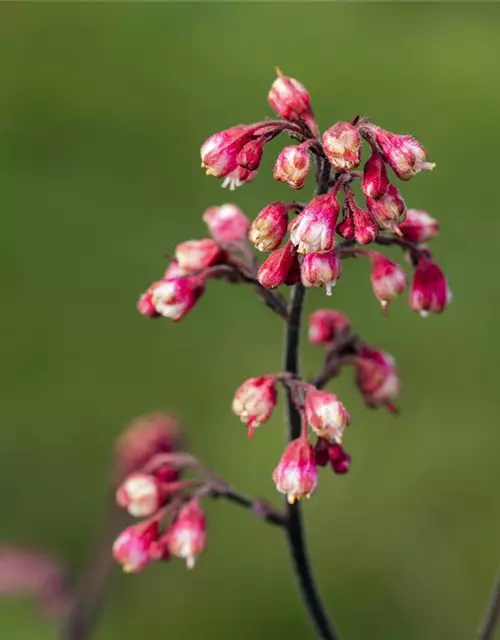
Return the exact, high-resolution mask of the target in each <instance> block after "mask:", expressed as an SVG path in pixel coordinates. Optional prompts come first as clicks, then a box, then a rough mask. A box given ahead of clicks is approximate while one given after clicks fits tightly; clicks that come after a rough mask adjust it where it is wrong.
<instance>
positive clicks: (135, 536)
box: [113, 521, 158, 573]
mask: <svg viewBox="0 0 500 640" xmlns="http://www.w3.org/2000/svg"><path fill="white" fill-rule="evenodd" d="M157 537H158V523H157V522H156V521H153V522H145V523H142V522H141V523H139V524H136V525H132V526H131V527H128V528H127V529H125V530H124V531H122V532H121V533H120V535H119V536H118V538H116V540H115V541H114V543H113V556H114V557H115V560H116V561H117V562H119V563H120V564H121V565H123V570H124V571H125V572H126V573H138V572H139V571H141V570H142V569H144V568H145V567H146V566H147V565H148V564H149V563H150V562H151V556H150V549H151V544H152V543H153V541H154V540H156V538H157Z"/></svg>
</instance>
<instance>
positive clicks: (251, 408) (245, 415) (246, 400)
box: [232, 375, 276, 437]
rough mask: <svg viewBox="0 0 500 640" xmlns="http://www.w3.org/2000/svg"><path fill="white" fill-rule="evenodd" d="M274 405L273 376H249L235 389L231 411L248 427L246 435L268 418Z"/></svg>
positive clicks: (251, 433)
mask: <svg viewBox="0 0 500 640" xmlns="http://www.w3.org/2000/svg"><path fill="white" fill-rule="evenodd" d="M275 406H276V386H275V379H274V376H266V375H264V376H260V377H258V378H250V379H249V380H245V382H244V383H243V384H242V385H241V386H240V387H239V388H238V389H237V390H236V393H235V394H234V398H233V405H232V409H233V413H235V414H236V415H237V416H239V417H240V419H241V421H242V422H244V423H245V424H246V425H247V427H248V436H249V437H252V435H253V432H254V429H256V428H257V427H260V425H262V424H264V423H265V422H267V421H268V420H269V418H270V417H271V415H272V413H273V409H274V407H275Z"/></svg>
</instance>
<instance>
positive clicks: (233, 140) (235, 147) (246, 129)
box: [200, 124, 260, 178]
mask: <svg viewBox="0 0 500 640" xmlns="http://www.w3.org/2000/svg"><path fill="white" fill-rule="evenodd" d="M259 126H260V125H245V124H239V125H236V126H235V127H231V129H226V130H225V131H219V133H215V134H214V135H213V136H210V138H208V139H207V140H205V142H204V143H203V145H202V147H201V150H200V154H201V166H202V167H204V168H205V169H206V170H207V175H212V176H215V177H217V178H224V177H225V176H227V175H229V174H230V173H231V172H232V171H234V170H235V169H236V168H237V167H238V154H239V153H240V151H241V150H242V149H243V147H244V146H245V145H246V144H247V142H249V141H250V138H251V137H252V134H253V132H254V131H256V130H257V129H258V128H259Z"/></svg>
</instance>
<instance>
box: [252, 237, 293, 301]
mask: <svg viewBox="0 0 500 640" xmlns="http://www.w3.org/2000/svg"><path fill="white" fill-rule="evenodd" d="M299 269H300V266H299V264H298V260H297V254H296V253H295V251H294V248H293V245H292V243H291V242H287V243H286V245H285V246H284V247H282V248H281V249H276V250H275V251H273V252H272V253H270V254H269V256H268V257H267V258H266V260H265V261H264V262H263V263H262V264H261V265H260V267H259V270H258V272H257V280H258V281H259V283H260V284H261V285H262V286H263V287H265V288H266V289H275V288H276V287H279V286H280V285H282V284H295V280H296V275H297V273H300V271H299Z"/></svg>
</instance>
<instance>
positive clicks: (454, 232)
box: [0, 3, 500, 640]
mask: <svg viewBox="0 0 500 640" xmlns="http://www.w3.org/2000/svg"><path fill="white" fill-rule="evenodd" d="M499 59H500V6H499V5H481V4H477V5H474V4H470V5H464V4H456V5H453V4H448V3H445V4H435V5H428V4H414V5H406V4H399V5H397V4H380V5H374V4H371V3H370V4H352V5H346V4H325V3H317V4H313V3H310V4H286V3H279V4H275V5H270V4H227V3H224V4H208V3H202V4H163V5H160V4H128V5H126V4H123V5H120V4H86V5H85V4H82V5H69V4H68V5H63V4H52V5H51V4H43V5H38V6H37V5H36V4H31V5H29V4H2V5H1V6H0V78H1V90H0V206H1V212H2V220H3V224H2V233H1V237H0V243H1V247H0V260H1V262H2V266H1V269H0V278H1V281H2V289H3V292H4V298H3V300H4V303H3V306H4V312H3V313H2V315H1V320H0V322H1V331H0V348H1V362H2V367H1V376H2V380H1V383H2V389H3V394H2V395H3V398H2V402H1V404H0V482H1V486H2V488H3V491H4V499H3V503H2V504H3V508H2V515H1V528H0V537H1V538H2V539H4V540H12V541H17V542H18V543H21V544H24V545H28V546H33V547H39V548H42V549H45V550H47V551H49V552H51V553H54V554H56V555H57V556H58V557H60V558H61V559H62V560H63V561H64V562H65V563H67V565H68V566H69V569H70V571H71V573H72V574H73V575H75V574H76V573H77V572H78V570H79V569H80V568H81V567H82V566H83V564H84V562H85V557H86V554H87V551H88V546H89V542H90V540H91V539H92V537H93V535H94V533H95V530H96V527H97V526H98V524H99V522H100V521H101V518H102V513H103V508H104V503H105V493H106V483H107V478H108V469H109V465H110V450H111V447H112V443H113V440H114V438H115V437H116V436H117V434H119V433H120V431H121V430H122V428H123V426H124V425H125V424H126V423H127V422H128V421H129V420H130V419H131V418H133V417H135V416H138V415H140V414H142V413H145V412H148V411H151V410H153V409H158V408H167V409H168V408H171V409H174V410H175V411H176V412H177V413H178V414H179V415H181V416H182V418H183V420H184V422H185V424H186V427H187V429H188V431H189V438H190V442H191V445H192V448H193V450H194V451H195V452H197V453H199V454H200V455H201V456H203V458H204V459H205V460H206V461H207V462H208V463H210V464H211V465H213V466H215V467H216V468H217V470H218V471H219V472H220V473H221V474H223V475H224V476H226V477H227V478H228V479H230V480H231V481H232V482H233V483H234V485H236V486H237V487H239V488H241V489H242V490H244V491H247V492H251V493H255V494H257V495H261V496H264V497H269V498H272V499H278V496H277V495H276V493H275V490H274V487H273V485H272V482H271V479H270V472H271V470H272V468H273V466H274V465H275V463H276V461H277V459H278V457H279V456H280V454H281V451H282V448H283V426H282V415H281V411H279V412H277V414H276V415H275V417H273V419H272V421H271V422H270V423H269V424H268V425H266V426H265V427H263V428H262V429H261V430H259V432H258V434H257V435H256V437H255V438H254V440H253V441H251V442H248V441H247V439H246V437H245V429H244V428H243V426H242V425H241V424H240V423H239V422H238V420H237V419H236V418H235V417H234V416H232V415H231V413H230V410H229V407H230V402H231V397H232V393H233V390H234V389H235V387H236V386H237V385H238V384H239V383H240V382H241V381H242V380H244V379H245V378H246V377H249V376H252V375H256V374H259V373H261V372H267V371H276V370H277V369H279V367H280V359H281V346H282V339H281V330H282V327H281V323H280V321H279V320H278V319H277V318H276V317H273V316H272V314H271V313H269V312H267V311H266V309H265V308H264V307H263V305H262V304H261V303H260V302H258V301H257V300H256V299H254V297H253V294H252V292H251V290H250V289H247V288H246V287H240V288H238V287H229V285H225V284H224V283H219V282H214V283H211V284H210V286H209V291H208V293H207V295H206V296H205V297H204V298H203V299H202V300H201V302H200V304H199V306H198V308H197V309H196V311H195V312H193V313H192V314H191V315H189V316H188V317H187V318H186V319H185V320H184V321H183V322H182V323H180V324H179V325H176V326H175V325H172V324H171V323H169V322H168V321H158V322H151V321H148V320H147V319H144V318H142V317H140V316H139V314H138V313H137V312H136V311H135V303H136V299H137V296H138V294H139V293H140V292H141V291H142V290H143V289H144V288H145V287H146V286H147V285H148V284H149V282H150V281H152V280H154V279H156V278H157V277H158V276H159V275H160V274H161V273H162V271H163V269H164V266H165V258H164V254H165V253H166V252H169V251H171V250H172V248H173V246H174V245H175V244H176V243H177V242H179V241H181V240H183V239H186V238H197V237H203V236H204V235H205V234H206V231H205V228H204V224H203V222H202V221H201V217H200V216H201V214H202V212H203V211H204V209H205V208H206V207H207V206H208V205H212V204H221V203H223V202H225V201H228V200H234V201H235V202H237V203H238V204H239V205H240V206H241V207H242V208H243V209H244V210H245V211H246V212H247V214H249V215H252V216H253V215H255V214H256V213H257V211H258V210H259V209H260V208H261V207H262V206H263V205H264V204H266V203H268V202H269V201H271V200H274V199H277V198H292V197H293V194H292V193H291V192H290V191H288V190H287V188H286V187H285V186H283V185H276V184H275V183H274V182H273V180H272V177H271V167H272V163H273V157H274V155H275V153H277V150H278V149H279V144H273V145H272V146H271V150H270V152H269V153H268V154H267V157H266V159H265V162H264V165H263V167H262V170H261V175H260V179H259V180H257V181H256V182H255V183H254V184H253V185H248V186H245V187H243V188H242V189H240V190H238V191H236V192H235V193H234V194H230V193H229V192H227V191H223V190H221V188H220V184H219V182H218V181H217V180H215V179H213V178H207V177H205V175H204V173H203V172H202V171H201V170H200V167H199V155H198V150H199V146H200V144H201V142H202V141H203V140H204V139H205V138H206V137H208V136H209V135H210V134H211V133H213V132H214V131H218V130H220V129H223V128H226V127H228V126H230V125H231V124H236V123H239V122H248V121H253V120H256V119H260V118H262V117H265V116H267V115H270V110H269V108H268V106H267V103H266V95H267V91H268V88H269V86H270V84H271V82H272V80H273V78H274V66H275V65H280V66H281V67H282V69H283V70H284V71H285V72H286V73H288V74H290V75H293V76H295V77H297V78H299V79H300V80H301V81H302V82H304V84H306V86H307V87H308V89H309V90H310V92H311V94H312V96H313V104H314V107H315V110H316V113H317V116H318V120H319V123H320V125H321V126H322V127H326V126H328V125H330V124H332V123H333V122H335V121H336V120H339V119H350V118H352V117H353V116H354V115H356V114H358V113H361V114H364V115H368V116H370V117H371V118H372V119H373V120H374V121H375V122H377V123H379V124H381V125H382V126H385V127H387V128H390V129H392V130H394V131H400V132H411V133H412V134H413V135H415V136H416V137H417V138H418V139H419V140H421V141H422V142H423V143H424V144H425V145H426V146H427V147H428V149H429V150H430V154H429V155H430V159H431V160H433V161H436V162H437V169H436V171H434V172H433V173H431V174H426V175H420V176H418V177H417V178H416V179H415V180H413V181H411V182H410V183H408V184H403V185H402V191H403V194H404V196H405V198H406V200H407V202H408V203H409V205H410V206H413V207H418V208H424V209H427V210H428V211H429V212H430V213H431V214H432V215H434V216H435V217H437V218H438V219H439V220H440V221H441V223H442V234H441V236H440V237H439V238H438V239H437V240H436V241H435V245H434V249H435V252H436V256H437V258H438V260H439V261H440V263H441V264H442V266H443V268H444V269H445V271H446V273H447V275H448V277H449V280H450V283H451V287H452V289H453V292H454V300H453V304H452V305H451V307H450V308H449V310H448V311H447V312H446V313H445V314H444V315H443V316H442V317H432V318H429V319H428V320H426V321H423V320H421V319H420V318H419V317H418V316H417V315H415V314H412V313H411V312H410V311H409V309H408V306H407V301H406V300H405V299H403V300H400V301H398V302H397V303H395V304H394V305H393V306H392V308H391V309H390V318H389V320H387V321H386V320H384V319H383V317H382V315H381V313H380V310H379V307H378V303H377V302H376V300H375V299H374V298H373V296H372V293H371V289H370V284H369V280H368V277H367V276H368V270H367V265H366V264H365V263H364V262H363V261H361V260H360V261H358V262H354V261H353V262H352V263H348V264H346V265H345V273H344V276H343V278H342V280H341V281H340V283H339V285H338V287H337V288H336V290H335V292H334V297H333V298H332V299H331V300H330V299H328V300H327V299H325V297H324V295H323V293H322V292H319V291H315V292H314V293H312V294H311V295H310V296H309V300H308V305H309V309H313V308H315V307H317V306H321V305H323V306H328V305H331V304H333V305H334V306H335V307H338V308H339V309H341V310H343V311H345V312H347V313H349V314H350V316H351V318H352V322H353V324H354V327H355V328H356V329H357V330H359V331H360V332H361V333H362V334H363V335H364V336H365V337H366V338H367V339H368V340H370V341H372V342H373V343H375V344H377V345H379V346H381V347H382V348H384V349H386V350H388V351H390V352H391V353H393V354H394V355H395V356H396V357H397V360H398V363H399V366H400V372H401V375H402V377H403V380H404V385H405V390H404V394H403V396H402V398H401V402H400V405H401V409H402V413H401V415H400V416H399V417H398V418H396V419H395V418H394V417H392V416H391V415H389V414H388V413H386V412H384V411H376V412H373V411H369V410H367V409H365V408H364V407H363V406H362V405H361V402H360V399H359V397H358V395H357V393H356V391H355V389H354V387H353V384H352V379H351V376H350V375H347V376H344V377H343V378H342V379H341V380H339V381H338V382H336V383H335V385H334V388H335V390H336V391H337V392H338V393H339V395H341V397H342V399H343V400H344V402H345V404H346V405H347V406H348V408H349V409H350V410H351V412H352V413H353V416H354V425H353V427H352V428H351V430H350V432H349V434H348V437H347V441H346V446H347V448H348V450H349V451H351V453H352V455H353V466H352V469H351V472H350V473H349V474H348V476H345V477H337V476H333V475H330V474H329V473H327V472H324V474H323V477H322V478H321V483H320V488H319V490H318V492H317V494H316V495H315V496H314V499H313V500H311V501H310V502H308V503H307V505H305V509H304V511H305V515H306V518H307V523H308V533H309V540H310V547H311V552H312V558H313V561H314V563H315V565H316V567H317V573H318V578H319V582H320V584H321V588H322V591H323V593H324V597H325V600H326V603H327V605H328V608H329V609H330V610H331V611H332V612H333V614H334V617H335V619H336V621H337V624H338V626H339V628H340V629H341V631H342V632H343V634H344V637H345V638H346V640H366V639H367V638H371V639H375V638H377V639H378V638H380V639H388V638H391V639H398V640H399V639H401V638H404V639H405V640H413V639H415V640H416V639H419V640H421V639H424V638H425V639H426V640H431V639H432V640H434V639H436V640H437V639H440V640H441V639H446V640H447V639H462V638H464V639H466V638H472V637H473V635H474V629H475V626H476V624H477V622H478V619H479V616H480V614H481V612H482V610H483V605H484V603H485V601H486V597H487V593H488V590H489V586H490V582H491V579H492V575H493V572H494V570H495V566H496V564H497V562H498V561H499V560H500V501H499V500H498V496H499V495H500V492H499V487H500V465H499V464H498V450H499V447H500V428H499V420H498V418H497V413H498V404H497V402H498V379H497V371H498V369H497V360H498V350H499V347H500V339H499V337H498V323H499V314H500V301H499V297H498V284H497V276H498V259H497V255H496V250H495V249H494V248H493V246H491V244H490V240H496V238H497V237H498V235H499V234H500V216H499V213H498V211H497V208H498V183H497V180H498V174H499V163H498V151H499V144H500V133H499V127H498V114H499V109H500V86H499V84H498V62H499ZM309 188H310V187H309ZM304 193H305V192H304ZM302 197H306V196H305V195H304V196H302ZM471 231H472V233H470V232H471ZM320 357H321V352H320V350H319V349H318V348H313V347H311V346H309V345H307V344H305V345H304V358H303V360H304V370H305V371H306V372H308V373H313V372H314V371H315V369H316V368H317V367H318V366H319V363H320ZM208 511H209V527H210V550H209V551H208V552H207V553H206V555H205V556H204V557H203V558H202V559H201V560H200V562H199V565H198V566H197V568H196V570H195V571H194V572H192V573H188V572H186V570H185V569H184V567H183V566H182V564H181V563H180V562H172V563H171V564H169V565H163V566H154V567H151V568H149V569H148V570H147V571H145V572H144V573H142V574H140V575H137V576H122V575H120V574H119V572H118V570H117V571H116V580H115V581H114V583H113V588H112V591H111V593H110V597H109V601H108V606H107V608H106V611H105V614H104V616H103V618H102V624H101V626H100V628H99V631H98V632H97V634H96V638H98V639H99V640H118V639H119V640H128V639H132V638H137V637H141V638H142V637H153V634H155V637H159V638H163V637H169V638H173V639H177V638H178V639H182V640H184V639H186V640H188V639H190V638H201V637H203V638H210V639H212V638H213V639H216V638H217V639H220V638H233V637H237V638H239V639H241V640H245V639H250V638H252V639H253V638H256V637H266V638H268V637H269V638H271V637H278V638H281V637H287V638H290V639H292V638H293V639H295V638H296V639H299V638H300V639H302V638H312V637H313V635H312V632H311V629H310V626H309V623H308V621H307V619H306V618H305V615H304V611H303V608H302V605H301V602H300V600H299V597H298V592H297V588H296V585H295V583H294V580H293V578H292V575H291V569H290V565H289V560H288V557H287V552H286V549H285V545H284V543H283V540H282V538H281V535H280V533H279V532H278V531H277V530H274V529H271V528H268V527H267V526H266V525H265V524H263V523H261V522H260V521H257V520H256V519H253V518H252V517H251V515H250V514H249V513H247V512H245V511H243V510H239V509H237V508H235V507H231V506H230V505H227V504H224V503H217V504H210V505H209V506H208ZM0 635H1V636H2V637H3V638H15V639H16V640H17V639H20V640H35V639H36V640H39V639H40V640H43V639H45V638H51V637H53V632H52V630H51V627H50V625H49V623H47V622H44V621H41V620H40V619H39V618H38V616H37V614H36V612H35V609H34V608H33V607H32V606H31V605H30V604H29V603H26V602H20V601H10V600H2V601H0Z"/></svg>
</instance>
